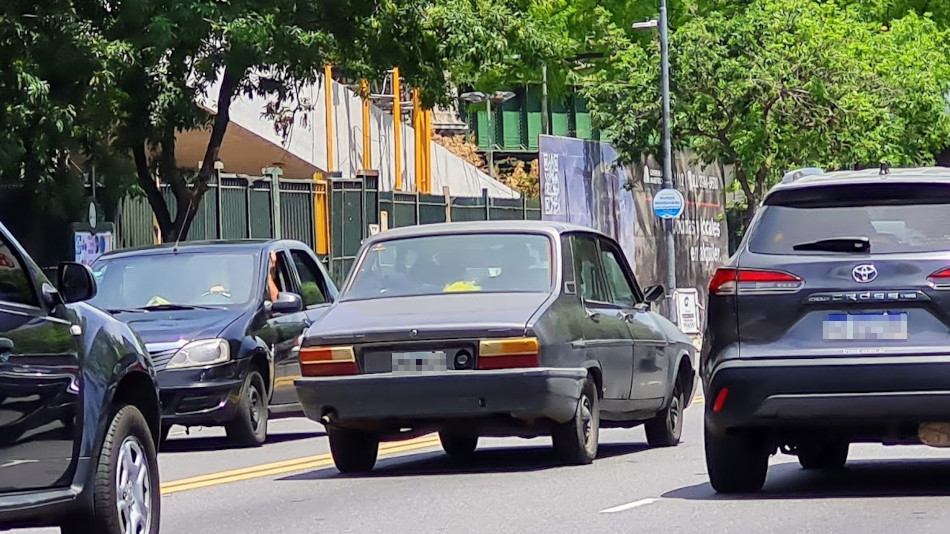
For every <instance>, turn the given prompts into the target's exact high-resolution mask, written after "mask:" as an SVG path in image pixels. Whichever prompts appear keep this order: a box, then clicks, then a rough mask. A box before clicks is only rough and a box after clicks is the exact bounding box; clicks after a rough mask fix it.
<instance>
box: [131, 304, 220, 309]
mask: <svg viewBox="0 0 950 534" xmlns="http://www.w3.org/2000/svg"><path fill="white" fill-rule="evenodd" d="M139 309H140V310H144V311H176V310H223V309H224V308H222V307H220V306H201V305H198V304H153V305H152V306H143V307H141V308H139Z"/></svg>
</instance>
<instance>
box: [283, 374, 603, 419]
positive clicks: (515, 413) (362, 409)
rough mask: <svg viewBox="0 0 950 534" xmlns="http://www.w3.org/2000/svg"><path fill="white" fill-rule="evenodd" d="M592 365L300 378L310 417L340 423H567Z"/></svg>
mask: <svg viewBox="0 0 950 534" xmlns="http://www.w3.org/2000/svg"><path fill="white" fill-rule="evenodd" d="M586 379H587V370H586V369H545V368H539V369H510V370H498V371H448V372H442V373H419V374H388V373H387V374H372V375H360V376H345V377H327V378H322V377H321V378H300V379H297V380H296V382H295V385H296V387H297V395H298V397H299V398H300V403H301V404H302V405H303V408H304V412H305V413H306V415H307V417H309V418H310V419H313V420H315V421H320V420H321V418H322V417H323V416H324V415H326V414H328V413H332V414H333V417H334V424H338V425H346V424H348V423H357V424H358V423H360V422H371V421H372V422H383V421H387V420H388V421H408V422H411V421H426V422H432V423H436V424H437V423H439V422H451V421H455V420H459V419H471V418H488V417H492V416H510V417H513V418H515V419H519V420H523V421H526V422H533V421H535V420H538V419H549V420H551V421H553V422H555V423H564V422H567V421H569V420H571V418H572V417H573V416H574V413H575V410H576V409H577V402H578V399H580V396H581V390H582V388H583V386H584V381H585V380H586Z"/></svg>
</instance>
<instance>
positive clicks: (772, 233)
mask: <svg viewBox="0 0 950 534" xmlns="http://www.w3.org/2000/svg"><path fill="white" fill-rule="evenodd" d="M762 209H763V210H764V211H763V213H762V214H761V215H760V219H759V222H758V223H757V224H756V226H755V228H754V229H753V231H752V234H751V235H750V236H749V250H750V251H751V252H755V253H759V254H790V255H803V254H807V255H827V254H840V252H837V253H836V252H829V251H821V250H808V251H803V250H795V249H794V247H795V246H796V245H802V244H806V243H815V242H819V241H822V240H829V239H839V238H862V237H866V238H868V239H869V240H870V246H871V249H870V252H871V253H872V254H890V253H902V252H938V251H944V250H948V251H950V187H947V186H943V185H933V184H913V183H904V184H901V185H899V186H898V185H897V184H887V185H870V186H869V185H862V186H857V185H849V186H825V187H815V188H809V189H807V190H799V191H795V190H792V191H784V192H781V193H778V194H776V195H774V197H773V198H770V199H769V200H768V201H767V202H766V205H765V206H764V207H763V208H762Z"/></svg>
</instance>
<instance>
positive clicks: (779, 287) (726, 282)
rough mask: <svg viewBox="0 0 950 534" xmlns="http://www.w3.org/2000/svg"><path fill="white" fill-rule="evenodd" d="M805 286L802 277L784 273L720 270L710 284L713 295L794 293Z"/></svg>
mask: <svg viewBox="0 0 950 534" xmlns="http://www.w3.org/2000/svg"><path fill="white" fill-rule="evenodd" d="M804 285H805V281H804V280H802V279H801V278H800V277H798V276H795V275H794V274H791V273H786V272H783V271H766V270H759V269H734V268H725V267H724V268H720V269H718V270H717V271H716V274H715V275H713V278H712V281H711V282H709V293H710V294H711V295H736V294H739V295H755V294H764V293H794V292H795V291H798V290H799V289H801V288H802V287H803V286H804Z"/></svg>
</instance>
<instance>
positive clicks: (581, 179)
mask: <svg viewBox="0 0 950 534" xmlns="http://www.w3.org/2000/svg"><path fill="white" fill-rule="evenodd" d="M539 152H540V154H539V157H540V163H541V183H540V189H541V204H542V211H541V218H542V219H545V220H554V221H563V222H569V223H574V224H579V225H582V226H587V227H589V228H594V229H596V230H599V231H601V232H603V233H605V234H607V235H610V236H612V237H613V238H615V239H616V240H617V241H618V242H619V243H620V245H621V246H622V247H623V250H624V253H625V254H626V256H627V259H628V261H629V262H630V265H631V266H633V269H634V274H635V275H636V276H637V280H638V282H639V283H640V285H641V286H642V287H646V286H650V285H653V284H663V283H665V280H666V277H665V275H664V273H666V270H667V269H668V268H669V267H668V265H667V261H666V258H667V254H666V241H665V235H666V234H665V232H666V227H667V225H672V227H673V232H674V240H675V255H676V281H677V286H678V287H679V288H683V289H695V290H696V291H697V293H696V294H697V298H698V300H699V303H703V302H705V299H706V288H707V286H708V283H709V279H710V278H711V277H712V275H713V273H714V272H715V270H716V268H717V267H718V266H719V265H720V264H721V263H722V262H723V261H724V260H725V259H726V257H727V255H728V248H729V244H728V234H727V232H726V222H725V209H724V204H725V203H724V198H725V197H724V189H725V183H726V180H725V177H724V176H723V174H722V172H721V171H720V168H719V166H718V165H711V166H708V167H703V166H701V165H696V164H694V163H692V161H691V160H692V159H693V158H692V157H690V154H686V153H674V158H673V159H674V162H673V185H674V187H675V189H677V190H678V191H679V192H680V193H681V194H682V196H683V197H684V199H685V207H684V208H683V210H682V212H681V213H680V214H679V215H678V216H677V217H676V218H674V219H670V220H663V219H661V218H660V217H659V216H657V214H655V213H654V209H653V198H654V196H655V195H657V193H659V191H660V190H661V189H663V173H662V170H661V169H662V167H661V166H660V165H659V164H658V162H657V161H655V160H654V159H653V158H647V157H644V158H643V159H642V160H641V161H640V164H639V165H637V166H618V165H617V152H616V151H615V150H614V149H613V147H611V146H610V145H608V144H606V143H601V142H597V141H584V140H581V139H575V138H569V137H554V136H546V135H542V136H541V138H540V150H539ZM660 211H661V212H663V214H666V212H668V211H669V210H668V209H667V207H666V206H665V205H664V207H663V209H660ZM670 290H671V288H667V291H668V292H669V291H670ZM699 316H700V317H702V316H703V313H699Z"/></svg>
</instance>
